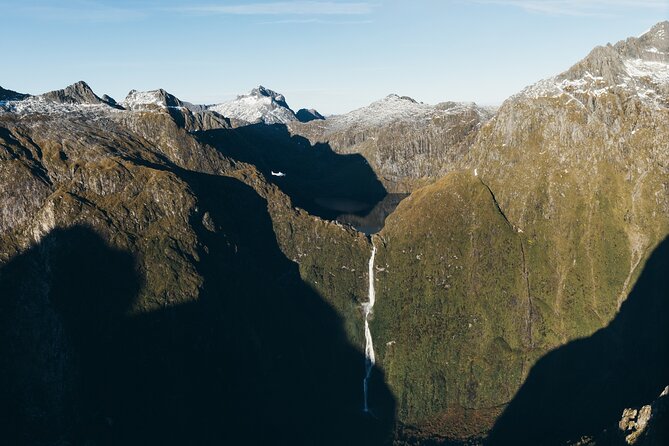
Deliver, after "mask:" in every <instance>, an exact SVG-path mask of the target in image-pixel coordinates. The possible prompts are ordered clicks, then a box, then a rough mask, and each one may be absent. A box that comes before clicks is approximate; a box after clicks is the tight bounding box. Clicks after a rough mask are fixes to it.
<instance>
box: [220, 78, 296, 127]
mask: <svg viewBox="0 0 669 446" xmlns="http://www.w3.org/2000/svg"><path fill="white" fill-rule="evenodd" d="M209 110H212V111H215V112H218V113H220V114H222V115H223V116H225V117H226V118H233V119H237V120H240V121H244V122H248V123H258V122H264V123H265V124H286V123H288V122H293V121H297V120H298V118H297V117H296V116H295V112H293V110H291V108H290V107H289V106H288V103H286V98H285V97H284V95H282V94H280V93H277V92H276V91H273V90H270V89H269V88H265V87H263V86H262V85H260V86H258V87H257V88H254V89H253V90H251V92H250V93H249V94H246V95H240V96H237V98H236V99H234V100H232V101H228V102H223V103H221V104H216V105H212V106H210V107H209Z"/></svg>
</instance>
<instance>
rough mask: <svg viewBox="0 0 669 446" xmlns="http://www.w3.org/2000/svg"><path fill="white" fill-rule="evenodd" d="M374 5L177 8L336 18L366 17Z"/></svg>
mask: <svg viewBox="0 0 669 446" xmlns="http://www.w3.org/2000/svg"><path fill="white" fill-rule="evenodd" d="M374 7H375V5H374V4H372V3H368V2H355V3H353V2H348V3H341V2H336V3H335V2H319V1H293V2H272V3H245V4H236V5H198V6H188V7H183V8H179V10H180V11H183V12H191V13H206V14H221V15H286V16H291V15H292V16H305V15H309V16H324V15H327V16H330V15H331V16H336V15H342V16H343V15H366V14H371V13H372V12H373V11H374Z"/></svg>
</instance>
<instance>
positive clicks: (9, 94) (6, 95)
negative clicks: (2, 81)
mask: <svg viewBox="0 0 669 446" xmlns="http://www.w3.org/2000/svg"><path fill="white" fill-rule="evenodd" d="M28 96H29V95H27V94H23V93H17V92H16V91H12V90H5V89H4V88H2V87H0V101H19V100H21V99H25V98H27V97H28Z"/></svg>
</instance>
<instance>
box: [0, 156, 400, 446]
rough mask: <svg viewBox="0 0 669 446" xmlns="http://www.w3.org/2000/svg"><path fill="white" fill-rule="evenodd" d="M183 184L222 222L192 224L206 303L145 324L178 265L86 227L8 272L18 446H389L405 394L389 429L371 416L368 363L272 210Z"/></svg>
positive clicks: (386, 410)
mask: <svg viewBox="0 0 669 446" xmlns="http://www.w3.org/2000/svg"><path fill="white" fill-rule="evenodd" d="M154 168H158V166H154ZM174 173H176V174H178V175H179V176H180V177H181V178H182V179H183V180H184V181H186V182H187V183H188V185H189V187H190V189H191V190H192V191H193V193H195V194H196V195H197V197H198V200H199V201H198V202H199V203H200V205H201V206H203V207H205V208H206V209H208V210H209V211H208V212H209V213H208V216H207V217H206V218H205V219H202V221H198V220H193V221H191V222H190V224H191V225H192V227H193V228H194V230H195V232H196V234H197V236H198V239H199V240H200V252H199V253H198V257H199V258H198V259H193V261H194V262H193V264H194V265H195V267H196V269H197V271H198V274H199V275H200V276H201V277H202V278H203V282H202V285H201V287H200V293H199V296H198V297H197V298H196V299H193V300H191V301H189V302H186V303H178V304H175V305H174V306H169V304H167V305H163V306H162V308H161V309H159V310H154V311H150V312H140V311H137V308H136V307H135V306H134V305H133V304H134V301H135V300H136V298H137V295H138V293H141V289H142V288H143V282H144V280H145V279H144V276H145V273H144V271H147V270H151V269H153V268H161V267H167V268H168V269H169V267H170V258H169V256H164V258H163V259H162V262H163V263H164V264H165V265H151V264H146V263H144V262H145V258H144V253H141V252H140V253H129V252H127V251H125V250H119V249H117V248H116V247H114V245H113V243H112V242H111V241H109V240H106V239H105V238H103V237H102V236H101V235H100V234H98V233H97V232H96V231H95V230H93V229H91V228H88V227H84V226H74V227H70V228H67V229H54V230H52V231H51V232H50V233H49V234H48V235H46V236H44V237H43V238H42V240H41V241H40V243H39V244H38V245H37V246H34V247H32V248H30V249H28V250H27V251H24V252H23V253H22V254H20V255H18V256H15V257H14V258H12V259H11V260H10V261H9V262H7V263H6V264H4V265H3V267H2V270H0V308H1V310H2V311H0V333H1V335H2V339H3V343H2V344H1V345H0V357H2V358H3V360H2V362H1V363H0V383H1V385H0V401H2V403H1V404H0V419H1V420H2V422H1V423H2V430H3V432H5V434H3V436H4V439H5V440H7V441H8V444H15V445H24V444H25V445H32V444H44V443H45V442H48V443H58V442H66V443H72V444H84V443H85V444H93V445H98V444H100V445H104V444H127V445H132V444H137V445H139V444H142V445H146V444H156V445H158V444H160V445H181V444H213V443H220V442H223V443H226V442H227V443H229V444H240V443H244V444H270V443H271V444H305V445H306V444H367V443H369V442H371V443H373V444H379V443H384V442H389V441H390V439H391V432H392V428H393V426H394V419H393V414H394V409H393V408H394V402H393V397H392V395H391V394H390V392H389V391H388V389H387V388H386V387H385V385H384V384H383V378H382V377H380V378H379V379H377V380H376V382H375V387H374V388H373V389H372V407H374V408H377V410H376V412H375V413H376V415H377V416H378V418H372V417H368V416H365V415H364V414H363V413H362V410H361V408H362V376H363V371H364V359H363V356H362V354H361V353H360V352H359V350H357V349H356V348H354V347H353V346H352V345H351V344H350V343H349V342H348V340H347V338H346V336H345V334H344V331H343V329H342V324H341V320H340V318H339V317H338V316H337V314H336V312H335V311H334V310H333V309H332V308H331V307H330V306H329V305H328V304H326V303H325V302H324V301H323V300H322V298H321V297H320V296H319V295H318V294H317V293H316V292H315V291H314V290H313V289H312V288H311V287H309V286H307V285H305V284H304V282H302V280H301V278H300V276H299V272H298V269H297V265H296V264H294V263H293V262H290V261H289V260H288V259H286V258H285V256H284V255H283V253H282V252H281V251H280V249H279V247H278V245H277V241H276V238H275V235H274V232H273V230H272V222H271V220H270V218H269V215H268V214H267V204H266V203H265V201H264V200H263V199H261V198H260V197H259V196H258V195H257V194H256V193H255V192H254V191H253V190H252V189H251V188H249V187H248V186H246V185H244V184H242V183H241V182H239V181H238V180H235V179H232V178H228V177H217V176H213V175H207V174H200V173H194V172H187V171H182V170H180V169H178V168H174ZM221 229H224V231H222V230H221ZM174 267H175V268H178V266H177V265H175V266H174ZM377 373H380V372H377ZM342 426H346V427H347V428H346V429H342Z"/></svg>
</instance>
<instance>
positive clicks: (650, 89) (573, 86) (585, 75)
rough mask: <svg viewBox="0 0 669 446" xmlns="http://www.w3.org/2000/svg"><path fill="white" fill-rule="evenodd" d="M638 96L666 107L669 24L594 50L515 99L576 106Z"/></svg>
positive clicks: (668, 82)
mask: <svg viewBox="0 0 669 446" xmlns="http://www.w3.org/2000/svg"><path fill="white" fill-rule="evenodd" d="M621 92H627V94H631V95H636V96H638V97H639V98H640V99H641V100H642V101H643V102H645V103H647V104H648V105H650V106H652V107H660V108H666V104H667V103H669V96H668V94H667V93H668V92H669V22H661V23H658V24H657V25H655V26H654V27H653V28H651V29H650V30H649V31H647V32H646V33H644V34H642V35H641V36H640V37H631V38H629V39H627V40H624V41H620V42H618V43H616V44H615V45H607V46H603V47H596V48H595V49H593V50H592V51H591V52H590V54H588V56H587V57H585V58H584V59H583V60H581V61H580V62H578V63H576V64H575V65H574V66H572V67H571V68H570V69H569V70H567V71H565V72H564V73H561V74H559V75H557V76H554V77H552V78H549V79H544V80H541V81H539V82H537V83H536V84H534V85H531V86H529V87H527V88H525V89H524V90H523V91H521V92H520V93H519V94H517V95H515V96H514V97H513V98H517V97H530V98H539V97H549V98H556V97H561V96H565V97H568V98H569V99H568V101H569V102H572V101H574V102H576V103H580V104H581V105H582V106H584V107H585V100H586V99H587V97H590V96H601V95H604V94H609V93H614V94H617V93H621Z"/></svg>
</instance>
